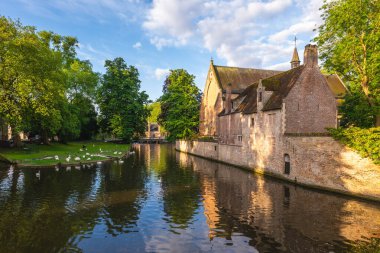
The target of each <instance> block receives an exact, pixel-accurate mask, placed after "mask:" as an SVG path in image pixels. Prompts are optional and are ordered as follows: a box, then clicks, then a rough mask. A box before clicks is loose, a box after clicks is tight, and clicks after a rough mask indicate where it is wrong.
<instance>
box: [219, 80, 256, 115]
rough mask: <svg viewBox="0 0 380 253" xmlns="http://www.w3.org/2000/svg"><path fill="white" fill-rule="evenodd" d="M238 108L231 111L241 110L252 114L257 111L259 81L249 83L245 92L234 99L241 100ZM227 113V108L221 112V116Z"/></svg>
mask: <svg viewBox="0 0 380 253" xmlns="http://www.w3.org/2000/svg"><path fill="white" fill-rule="evenodd" d="M241 99H242V101H241V103H240V104H239V106H238V108H236V109H235V110H234V111H232V112H231V113H237V112H241V113H243V114H251V113H254V112H257V103H256V101H257V83H255V84H251V85H249V86H248V87H247V88H246V89H245V90H243V92H241V93H240V94H239V96H237V97H236V98H235V99H234V100H233V101H237V100H241ZM223 115H227V113H225V110H224V109H223V111H221V112H220V113H219V116H223Z"/></svg>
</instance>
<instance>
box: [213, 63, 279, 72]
mask: <svg viewBox="0 0 380 253" xmlns="http://www.w3.org/2000/svg"><path fill="white" fill-rule="evenodd" d="M214 67H222V68H236V69H252V70H264V71H275V72H281V73H283V72H284V71H283V70H274V69H257V68H248V67H234V66H222V65H214Z"/></svg>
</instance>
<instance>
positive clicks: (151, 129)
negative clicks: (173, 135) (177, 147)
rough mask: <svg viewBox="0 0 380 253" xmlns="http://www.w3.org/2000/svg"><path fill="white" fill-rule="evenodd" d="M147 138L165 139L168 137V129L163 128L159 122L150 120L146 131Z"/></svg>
mask: <svg viewBox="0 0 380 253" xmlns="http://www.w3.org/2000/svg"><path fill="white" fill-rule="evenodd" d="M145 138H148V139H164V138H166V131H164V130H162V127H161V126H160V125H159V124H158V123H156V122H148V125H147V129H146V131H145Z"/></svg>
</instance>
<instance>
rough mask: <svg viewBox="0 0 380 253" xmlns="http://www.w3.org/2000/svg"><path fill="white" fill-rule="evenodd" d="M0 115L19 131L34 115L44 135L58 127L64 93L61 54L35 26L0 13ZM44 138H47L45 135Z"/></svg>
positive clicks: (16, 134) (15, 133) (15, 136)
mask: <svg viewBox="0 0 380 253" xmlns="http://www.w3.org/2000/svg"><path fill="white" fill-rule="evenodd" d="M0 34H1V35H0V83H1V86H0V117H1V118H3V119H4V120H5V121H6V122H8V123H9V124H10V126H11V127H12V130H13V134H14V138H15V140H16V143H19V142H18V140H19V138H18V132H19V131H22V130H25V129H28V128H29V127H31V125H33V124H31V122H29V121H26V120H25V119H37V120H38V122H39V130H40V131H41V133H42V135H43V137H46V136H47V135H48V134H50V133H54V132H56V131H57V125H58V124H57V122H58V121H59V120H60V118H61V116H60V112H59V110H58V109H57V101H60V100H61V99H62V98H63V97H64V85H63V83H64V77H63V74H62V57H61V54H60V53H59V52H56V51H53V50H51V48H50V47H49V45H47V44H46V43H44V41H43V40H42V39H41V38H40V37H39V35H38V34H37V33H36V30H35V28H34V27H31V26H23V25H22V24H21V23H20V22H18V21H17V22H16V21H12V20H9V19H6V18H4V17H0ZM44 139H45V140H46V139H47V138H44Z"/></svg>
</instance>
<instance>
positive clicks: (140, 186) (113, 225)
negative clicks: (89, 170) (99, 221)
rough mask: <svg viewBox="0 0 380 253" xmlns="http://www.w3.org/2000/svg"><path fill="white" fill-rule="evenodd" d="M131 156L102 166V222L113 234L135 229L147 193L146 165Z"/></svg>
mask: <svg viewBox="0 0 380 253" xmlns="http://www.w3.org/2000/svg"><path fill="white" fill-rule="evenodd" d="M135 159H136V157H135V156H131V157H129V158H128V159H127V161H125V163H123V164H118V163H109V164H105V166H104V193H105V196H104V200H103V201H104V205H105V207H104V211H105V214H104V215H103V218H104V222H105V224H106V226H107V232H108V233H109V234H111V235H112V236H117V235H119V234H121V233H128V232H130V231H133V230H136V228H135V225H136V221H137V220H138V216H139V213H140V208H141V201H143V199H144V198H145V197H146V191H145V181H146V177H147V174H146V168H145V167H144V166H143V164H136V161H135Z"/></svg>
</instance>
